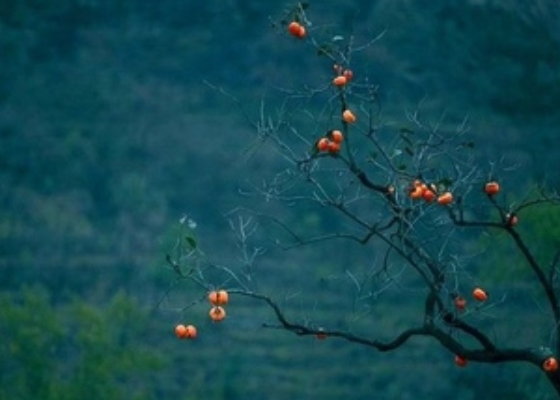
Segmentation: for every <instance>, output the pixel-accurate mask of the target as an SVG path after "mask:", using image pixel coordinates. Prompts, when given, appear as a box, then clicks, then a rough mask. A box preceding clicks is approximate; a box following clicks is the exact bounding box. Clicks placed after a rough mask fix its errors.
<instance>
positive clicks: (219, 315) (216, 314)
mask: <svg viewBox="0 0 560 400" xmlns="http://www.w3.org/2000/svg"><path fill="white" fill-rule="evenodd" d="M208 315H209V316H210V319H212V321H214V322H220V321H222V320H223V319H224V318H225V317H226V310H225V308H223V307H221V306H214V307H212V308H211V309H210V311H209V312H208Z"/></svg>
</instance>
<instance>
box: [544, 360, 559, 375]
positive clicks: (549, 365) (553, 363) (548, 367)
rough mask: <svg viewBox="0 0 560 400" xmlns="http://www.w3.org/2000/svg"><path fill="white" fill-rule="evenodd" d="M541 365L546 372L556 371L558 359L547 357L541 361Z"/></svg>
mask: <svg viewBox="0 0 560 400" xmlns="http://www.w3.org/2000/svg"><path fill="white" fill-rule="evenodd" d="M542 367H543V369H544V370H545V371H546V372H556V371H558V360H557V359H556V358H554V357H548V358H547V359H546V360H544V361H543V363H542Z"/></svg>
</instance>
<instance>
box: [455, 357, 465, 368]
mask: <svg viewBox="0 0 560 400" xmlns="http://www.w3.org/2000/svg"><path fill="white" fill-rule="evenodd" d="M455 364H457V365H458V366H459V367H464V366H466V365H467V364H468V361H467V359H466V358H464V357H461V356H459V355H456V356H455Z"/></svg>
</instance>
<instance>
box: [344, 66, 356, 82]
mask: <svg viewBox="0 0 560 400" xmlns="http://www.w3.org/2000/svg"><path fill="white" fill-rule="evenodd" d="M342 76H344V77H346V81H347V82H350V81H351V80H352V78H353V77H354V73H353V72H352V70H351V69H345V70H344V72H342Z"/></svg>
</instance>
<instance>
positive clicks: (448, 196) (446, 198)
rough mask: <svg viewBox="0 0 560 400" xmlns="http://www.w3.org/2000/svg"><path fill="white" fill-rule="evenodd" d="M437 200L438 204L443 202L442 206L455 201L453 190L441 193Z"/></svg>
mask: <svg viewBox="0 0 560 400" xmlns="http://www.w3.org/2000/svg"><path fill="white" fill-rule="evenodd" d="M437 202H438V204H441V205H442V206H446V205H448V204H451V203H452V202H453V194H452V193H451V192H445V193H443V194H441V195H440V196H438V198H437Z"/></svg>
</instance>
